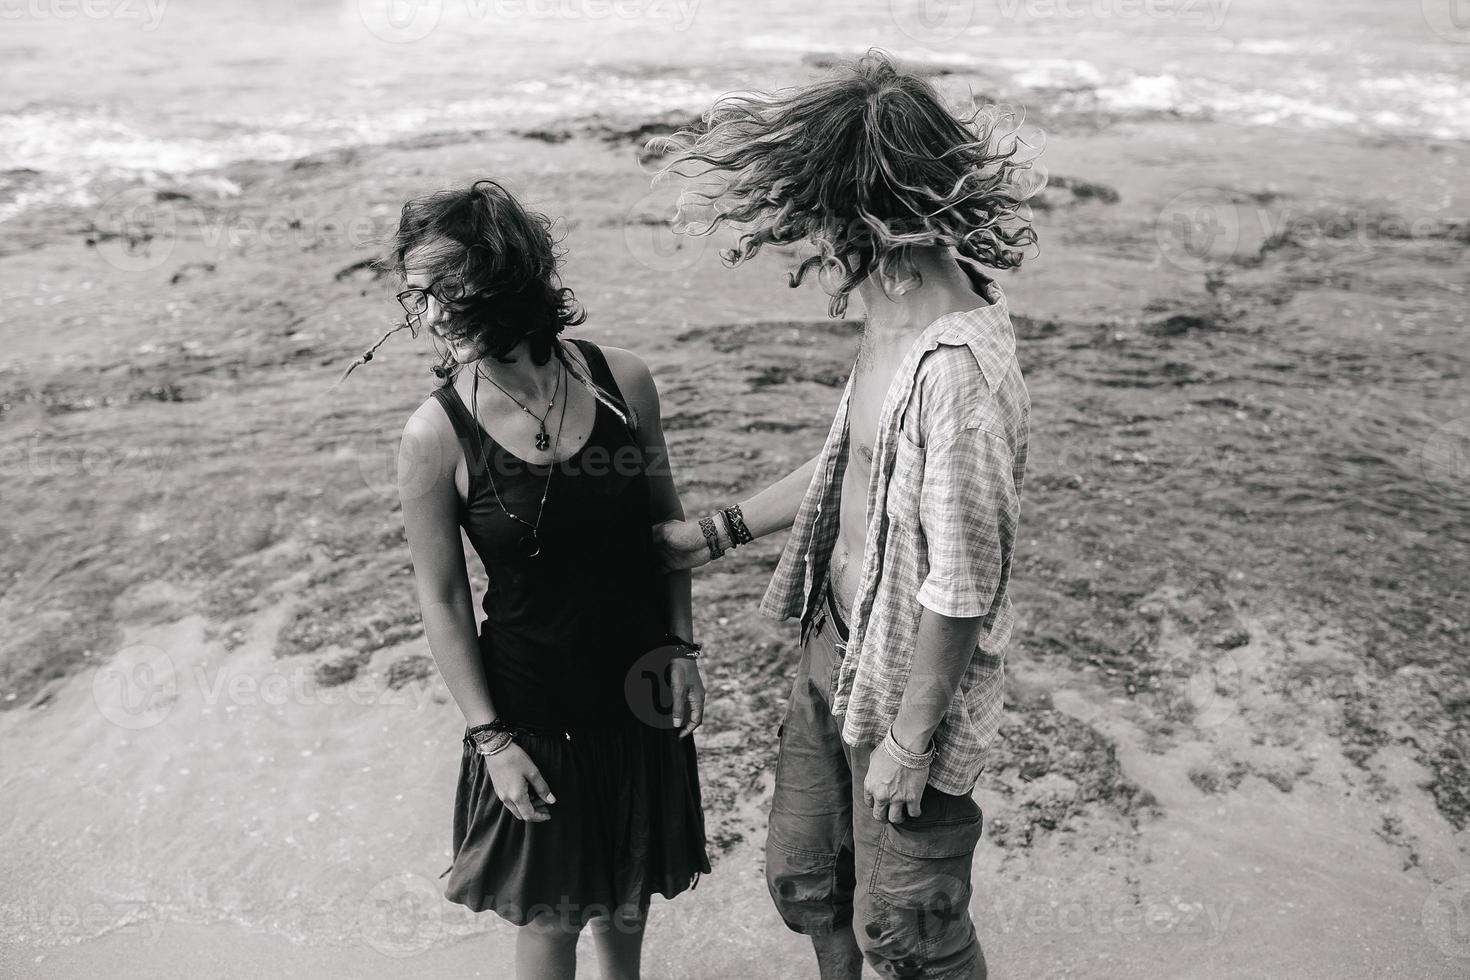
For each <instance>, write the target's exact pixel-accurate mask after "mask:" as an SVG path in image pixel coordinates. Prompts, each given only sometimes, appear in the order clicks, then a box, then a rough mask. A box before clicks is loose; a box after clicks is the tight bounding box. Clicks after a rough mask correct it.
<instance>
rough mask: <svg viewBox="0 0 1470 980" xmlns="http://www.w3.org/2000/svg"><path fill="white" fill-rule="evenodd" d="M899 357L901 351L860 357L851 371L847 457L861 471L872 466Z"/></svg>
mask: <svg viewBox="0 0 1470 980" xmlns="http://www.w3.org/2000/svg"><path fill="white" fill-rule="evenodd" d="M901 355H902V352H894V353H892V354H889V355H888V356H883V357H870V358H866V359H865V358H863V357H862V356H861V355H860V356H859V358H858V363H857V365H856V366H854V368H853V379H852V394H851V395H850V396H849V400H848V404H847V427H848V429H847V431H848V439H849V440H850V443H849V450H850V451H849V453H848V455H849V457H850V458H852V459H854V460H857V461H859V462H860V464H861V465H862V467H863V468H864V469H867V468H869V467H871V466H872V465H873V452H874V449H875V448H876V447H877V445H878V431H879V428H880V426H881V424H882V420H883V405H884V402H885V401H887V398H888V389H889V388H890V387H891V386H892V385H893V382H894V379H895V377H896V375H897V373H898V361H899V358H900V357H901Z"/></svg>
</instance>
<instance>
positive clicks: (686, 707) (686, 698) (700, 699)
mask: <svg viewBox="0 0 1470 980" xmlns="http://www.w3.org/2000/svg"><path fill="white" fill-rule="evenodd" d="M669 673H670V675H671V676H670V681H671V682H672V685H673V688H674V727H675V728H677V729H679V737H680V738H684V737H685V736H687V735H689V734H691V733H692V732H693V731H694V730H695V729H696V728H698V727H699V726H700V723H701V722H703V721H704V681H703V680H701V679H700V676H699V664H698V663H697V662H696V661H694V660H693V659H692V658H690V657H675V658H674V662H673V664H672V665H671V666H670V667H669Z"/></svg>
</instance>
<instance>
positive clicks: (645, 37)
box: [0, 0, 1470, 221]
mask: <svg viewBox="0 0 1470 980" xmlns="http://www.w3.org/2000/svg"><path fill="white" fill-rule="evenodd" d="M1441 8H1443V9H1441ZM83 11H86V12H90V14H89V13H86V12H83ZM1453 12H1454V7H1453V0H1422V3H1419V4H1403V5H1393V6H1389V5H1384V4H1380V3H1375V2H1371V0H1352V2H1347V3H1328V2H1326V0H1296V2H1292V3H1289V4H1286V3H1277V2H1271V0H1233V2H1232V0H1147V2H1145V0H970V2H960V3H956V2H944V3H938V2H932V0H930V2H926V3H923V4H914V5H908V4H901V3H898V2H897V0H893V2H890V3H881V2H873V0H863V2H855V3H847V4H843V5H842V6H841V7H840V8H836V9H834V8H833V7H831V6H830V5H804V4H778V3H771V2H769V0H762V2H759V3H734V2H716V0H617V2H616V3H614V2H613V0H414V2H404V0H347V2H323V0H315V2H305V3H291V4H286V3H283V2H280V0H274V2H269V3H266V4H264V5H251V6H250V7H248V8H246V7H242V6H241V5H237V4H230V3H224V2H220V0H195V2H191V3H189V4H187V5H185V4H173V3H169V2H168V0H97V2H92V3H88V4H85V5H78V6H77V9H72V7H70V6H68V5H67V4H66V3H64V2H62V0H23V2H20V3H15V4H10V5H7V6H6V7H5V8H4V10H3V11H0V18H3V19H4V25H3V27H4V34H3V38H4V40H3V41H0V59H3V60H0V65H3V68H0V83H3V84H0V221H3V220H6V219H8V218H11V217H14V216H15V215H16V214H18V213H20V212H21V211H23V210H25V209H26V208H29V207H33V206H36V205H40V204H44V203H46V202H49V201H57V200H60V201H70V202H71V203H81V204H89V203H91V197H90V196H89V194H90V192H89V188H90V187H91V186H92V183H93V181H94V180H96V179H97V178H99V177H106V176H128V177H141V178H143V179H149V178H151V177H154V176H158V175H170V174H181V173H188V172H191V171H195V170H199V169H209V168H215V167H219V166H222V165H225V164H227V163H230V162H232V161H236V160H241V159H252V158H255V159H291V158H295V157H299V156H303V155H305V154H308V153H312V152H315V151H319V150H322V149H325V148H330V147H337V146H349V145H358V144H364V143H382V142H387V141H393V140H402V139H411V138H412V137H414V136H415V135H417V134H423V133H428V132H434V131H444V130H463V129H495V128H499V127H513V126H517V125H525V124H528V123H534V122H538V121H541V122H544V121H549V120H553V119H564V118H568V117H578V116H585V115H594V114H595V115H607V116H613V117H618V118H631V119H637V118H639V117H641V116H646V115H647V114H649V113H653V112H659V111H664V110H688V111H691V112H692V111H697V110H699V109H701V108H703V107H704V106H706V105H708V104H709V102H710V101H711V100H712V99H713V98H714V97H716V96H717V95H719V94H720V93H721V92H725V91H729V90H731V89H735V88H742V87H748V86H764V85H772V84H785V83H791V82H797V81H800V80H802V79H803V78H805V77H807V76H808V75H809V74H810V73H811V71H812V69H811V67H810V66H809V65H807V64H804V63H803V62H802V56H803V55H809V54H813V53H827V54H832V53H841V54H850V53H855V52H858V51H861V50H863V49H865V48H866V47H868V46H870V45H881V46H884V47H886V48H888V49H889V50H891V51H893V52H895V53H897V54H899V55H905V56H911V57H913V58H915V59H919V60H922V61H925V62H928V63H931V64H940V65H943V66H944V67H945V68H947V69H949V70H951V71H953V72H956V73H958V74H961V75H963V76H965V85H967V86H968V87H970V88H972V89H974V90H976V91H977V92H979V93H980V94H983V95H989V96H993V97H1003V98H1007V99H1014V100H1017V101H1020V102H1022V103H1023V104H1025V105H1026V106H1027V107H1028V108H1031V109H1035V110H1041V111H1045V110H1046V109H1049V108H1058V109H1063V110H1067V111H1074V112H1075V111H1081V112H1083V113H1096V114H1098V115H1099V116H1100V117H1103V118H1105V119H1113V118H1122V119H1127V118H1130V117H1135V116H1156V115H1158V114H1160V113H1163V114H1168V115H1179V116H1183V117H1186V118H1206V119H1208V118H1219V119H1223V120H1228V121H1233V122H1246V123H1250V124H1256V125H1262V126H1279V127H1311V128H1321V129H1341V130H1347V131H1351V132H1358V133H1363V134H1367V135H1379V136H1385V137H1396V136H1401V137H1406V138H1421V137H1427V138H1432V139H1447V140H1463V139H1467V138H1470V84H1467V81H1470V58H1466V57H1465V55H1466V52H1467V51H1470V46H1467V44H1466V43H1464V42H1470V23H1466V24H1464V25H1460V24H1459V23H1458V22H1457V21H1455V20H1454V19H1453V17H1452V14H1453Z"/></svg>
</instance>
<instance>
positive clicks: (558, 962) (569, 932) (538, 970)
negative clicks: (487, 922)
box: [516, 912, 582, 980]
mask: <svg viewBox="0 0 1470 980" xmlns="http://www.w3.org/2000/svg"><path fill="white" fill-rule="evenodd" d="M581 932H582V928H581V926H579V925H577V924H576V923H573V922H568V921H566V920H565V919H563V918H562V917H560V916H556V915H553V914H551V913H550V912H545V913H542V914H541V915H538V916H536V917H535V918H534V919H532V920H531V921H530V922H528V923H526V924H525V925H524V926H521V928H520V929H519V930H517V932H516V980H576V977H577V936H578V935H580V934H581Z"/></svg>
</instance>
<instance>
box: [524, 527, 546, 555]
mask: <svg viewBox="0 0 1470 980" xmlns="http://www.w3.org/2000/svg"><path fill="white" fill-rule="evenodd" d="M521 550H522V551H524V552H525V554H526V557H527V558H535V557H536V556H537V555H539V554H541V542H540V540H539V539H538V538H537V537H536V532H535V531H532V532H531V533H530V534H527V535H525V536H524V537H522V538H521Z"/></svg>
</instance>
